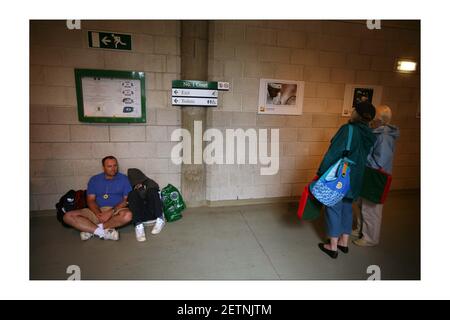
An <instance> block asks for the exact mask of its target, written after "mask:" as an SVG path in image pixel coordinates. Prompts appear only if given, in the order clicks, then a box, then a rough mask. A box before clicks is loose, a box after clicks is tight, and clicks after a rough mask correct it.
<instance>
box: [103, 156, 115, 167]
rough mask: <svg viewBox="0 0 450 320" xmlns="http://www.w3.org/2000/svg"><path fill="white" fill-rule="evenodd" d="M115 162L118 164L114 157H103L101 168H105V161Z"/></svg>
mask: <svg viewBox="0 0 450 320" xmlns="http://www.w3.org/2000/svg"><path fill="white" fill-rule="evenodd" d="M110 159H111V160H116V162H118V161H117V159H116V157H114V156H106V157H104V158H103V159H102V166H105V161H106V160H110Z"/></svg>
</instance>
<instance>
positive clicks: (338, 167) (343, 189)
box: [310, 125, 354, 207]
mask: <svg viewBox="0 0 450 320" xmlns="http://www.w3.org/2000/svg"><path fill="white" fill-rule="evenodd" d="M348 130H349V133H348V139H347V147H346V148H345V152H344V156H343V157H342V158H341V159H339V160H338V161H337V162H336V163H335V164H333V165H332V166H331V167H330V168H329V169H328V170H327V171H326V172H325V173H324V174H323V175H322V176H321V177H320V178H319V180H317V181H316V182H313V183H311V185H310V190H311V193H312V194H313V195H314V197H315V198H316V199H317V200H319V201H320V202H321V203H323V204H324V205H326V206H327V207H332V206H334V205H335V204H336V203H338V202H339V201H341V200H342V199H343V198H344V197H345V195H346V194H347V192H348V191H349V190H350V164H354V162H353V161H352V160H350V159H348V158H347V157H346V155H347V154H348V152H349V151H350V145H351V143H352V136H353V126H352V125H349V126H348Z"/></svg>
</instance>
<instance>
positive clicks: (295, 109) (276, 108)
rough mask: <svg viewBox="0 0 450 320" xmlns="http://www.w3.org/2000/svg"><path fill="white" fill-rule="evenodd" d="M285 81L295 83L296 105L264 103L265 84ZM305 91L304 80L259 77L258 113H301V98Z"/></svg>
mask: <svg viewBox="0 0 450 320" xmlns="http://www.w3.org/2000/svg"><path fill="white" fill-rule="evenodd" d="M272 82H276V83H286V84H295V85H297V93H296V105H295V106H293V105H292V106H283V105H272V104H266V101H267V100H266V99H267V97H266V93H267V85H268V84H269V83H272ZM304 93H305V82H304V81H295V80H279V79H260V82H259V100H258V111H257V113H258V114H282V115H287V114H288V115H301V114H302V112H303V98H304Z"/></svg>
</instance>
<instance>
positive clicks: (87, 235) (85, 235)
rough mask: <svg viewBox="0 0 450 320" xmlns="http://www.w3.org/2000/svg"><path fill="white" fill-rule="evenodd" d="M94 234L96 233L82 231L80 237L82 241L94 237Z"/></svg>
mask: <svg viewBox="0 0 450 320" xmlns="http://www.w3.org/2000/svg"><path fill="white" fill-rule="evenodd" d="M93 236H94V234H92V233H90V232H83V231H82V232H80V238H81V240H82V241H86V240H89V239H90V238H92V237H93Z"/></svg>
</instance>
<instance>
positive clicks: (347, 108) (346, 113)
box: [342, 84, 383, 117]
mask: <svg viewBox="0 0 450 320" xmlns="http://www.w3.org/2000/svg"><path fill="white" fill-rule="evenodd" d="M356 88H367V89H373V97H372V104H373V105H374V106H375V107H376V106H378V105H380V103H381V95H382V93H383V87H382V86H379V85H370V84H346V85H345V95H344V104H343V106H342V116H343V117H350V116H351V114H352V109H353V106H352V104H353V95H354V92H355V89H356Z"/></svg>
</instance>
